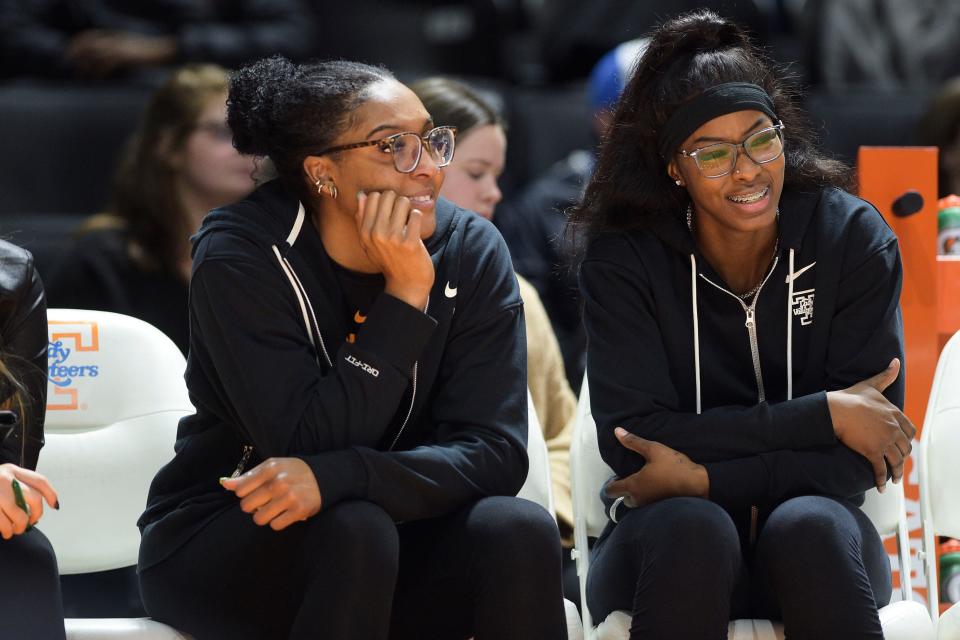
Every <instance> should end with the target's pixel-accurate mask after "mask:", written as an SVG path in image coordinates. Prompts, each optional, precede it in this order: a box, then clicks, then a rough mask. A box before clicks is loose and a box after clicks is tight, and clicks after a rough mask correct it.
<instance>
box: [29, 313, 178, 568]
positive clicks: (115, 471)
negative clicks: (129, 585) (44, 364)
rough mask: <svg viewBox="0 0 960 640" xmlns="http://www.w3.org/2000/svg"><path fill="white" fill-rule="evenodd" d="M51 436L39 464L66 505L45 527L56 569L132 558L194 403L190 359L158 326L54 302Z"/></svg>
mask: <svg viewBox="0 0 960 640" xmlns="http://www.w3.org/2000/svg"><path fill="white" fill-rule="evenodd" d="M47 318H48V322H49V340H50V344H49V347H48V364H49V374H50V375H49V382H48V386H47V419H46V428H45V435H46V445H45V446H44V448H43V451H42V452H41V454H40V463H39V467H38V470H39V471H40V472H41V473H43V474H45V475H46V476H47V477H48V478H49V479H50V481H51V482H52V483H53V486H54V487H55V488H56V489H57V491H58V493H59V497H60V501H61V504H62V507H61V509H60V511H53V510H48V511H47V512H46V513H45V515H44V518H43V520H42V521H41V522H40V529H42V530H43V532H44V533H45V534H46V535H47V536H48V537H49V538H50V541H51V543H52V544H53V547H54V550H55V551H56V554H57V560H58V563H59V566H60V572H61V573H64V574H70V573H86V572H92V571H105V570H108V569H116V568H120V567H125V566H130V565H132V564H136V561H137V550H138V547H139V544H140V532H139V531H138V529H137V527H136V522H137V518H139V516H140V514H141V512H142V511H143V509H144V506H145V503H146V496H147V490H148V488H149V485H150V482H151V481H152V480H153V476H154V475H155V474H156V472H157V470H158V469H159V468H160V467H161V466H163V465H164V464H166V463H167V462H168V461H169V460H170V459H171V458H172V457H173V444H174V441H175V439H176V431H177V423H178V421H179V419H180V418H181V417H183V416H184V415H187V414H190V413H192V412H193V407H192V406H191V404H190V400H189V397H188V395H187V390H186V385H185V383H184V380H183V373H184V368H185V365H186V363H185V361H184V358H183V355H182V354H181V353H180V350H179V349H177V347H176V345H175V344H174V343H173V342H172V341H171V340H170V339H169V338H168V337H167V336H165V335H164V334H163V333H161V332H160V330H159V329H156V328H155V327H153V326H151V325H149V324H147V323H146V322H143V321H142V320H137V319H136V318H131V317H128V316H124V315H120V314H115V313H107V312H103V311H83V310H74V309H49V310H48V312H47Z"/></svg>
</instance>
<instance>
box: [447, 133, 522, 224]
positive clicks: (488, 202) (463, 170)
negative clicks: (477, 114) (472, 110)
mask: <svg viewBox="0 0 960 640" xmlns="http://www.w3.org/2000/svg"><path fill="white" fill-rule="evenodd" d="M506 155H507V137H506V135H505V134H504V133H503V128H502V127H501V126H500V125H496V124H488V125H482V126H479V127H475V128H473V129H470V130H469V131H467V132H466V133H464V134H461V136H460V138H459V139H458V140H457V153H456V155H455V156H454V158H453V162H451V163H450V166H449V167H447V169H446V173H447V178H446V181H445V182H444V183H443V191H442V192H441V195H442V196H443V197H445V198H447V199H449V200H451V201H453V202H454V203H456V204H457V205H459V206H461V207H463V208H464V209H469V210H471V211H476V212H477V213H479V214H480V215H481V216H483V217H484V218H486V219H487V220H490V219H491V218H493V210H494V208H495V207H496V206H497V203H499V202H500V200H502V199H503V194H502V193H501V192H500V187H499V186H498V185H497V180H498V179H499V178H500V174H501V173H503V166H504V164H505V163H506Z"/></svg>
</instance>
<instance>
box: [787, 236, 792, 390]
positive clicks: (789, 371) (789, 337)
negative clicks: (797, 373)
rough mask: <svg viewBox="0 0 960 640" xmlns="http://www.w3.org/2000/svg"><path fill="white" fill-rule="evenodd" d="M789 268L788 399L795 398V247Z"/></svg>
mask: <svg viewBox="0 0 960 640" xmlns="http://www.w3.org/2000/svg"><path fill="white" fill-rule="evenodd" d="M788 266H789V269H788V270H787V274H788V275H787V400H793V322H792V321H791V320H792V319H793V315H792V311H793V309H792V307H793V249H790V264H789V265H788Z"/></svg>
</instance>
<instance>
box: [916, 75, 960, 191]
mask: <svg viewBox="0 0 960 640" xmlns="http://www.w3.org/2000/svg"><path fill="white" fill-rule="evenodd" d="M919 137H920V143H921V144H925V145H931V146H935V147H937V148H938V149H939V150H940V153H939V156H938V174H937V181H938V189H937V191H938V195H939V197H941V198H944V197H946V196H950V195H955V196H960V76H957V77H956V78H953V79H952V80H949V81H947V82H945V83H944V84H943V85H942V86H941V87H940V90H939V91H937V93H936V95H934V96H933V99H932V100H931V101H930V104H929V105H928V106H927V109H926V112H925V113H924V115H923V117H922V118H921V120H920V127H919Z"/></svg>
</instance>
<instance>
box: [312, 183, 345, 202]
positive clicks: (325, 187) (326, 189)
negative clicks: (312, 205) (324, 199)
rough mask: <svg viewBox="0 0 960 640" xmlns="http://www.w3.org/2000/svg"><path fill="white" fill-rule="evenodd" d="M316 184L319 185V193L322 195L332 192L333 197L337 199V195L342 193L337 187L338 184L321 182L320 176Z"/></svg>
mask: <svg viewBox="0 0 960 640" xmlns="http://www.w3.org/2000/svg"><path fill="white" fill-rule="evenodd" d="M314 184H315V185H317V193H319V194H320V195H323V194H324V193H328V194H330V197H331V198H333V199H334V200H336V199H337V196H338V195H340V190H339V189H337V185H335V184H333V183H332V182H330V183H328V184H321V183H320V178H317V179H316V180H315V181H314Z"/></svg>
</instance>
